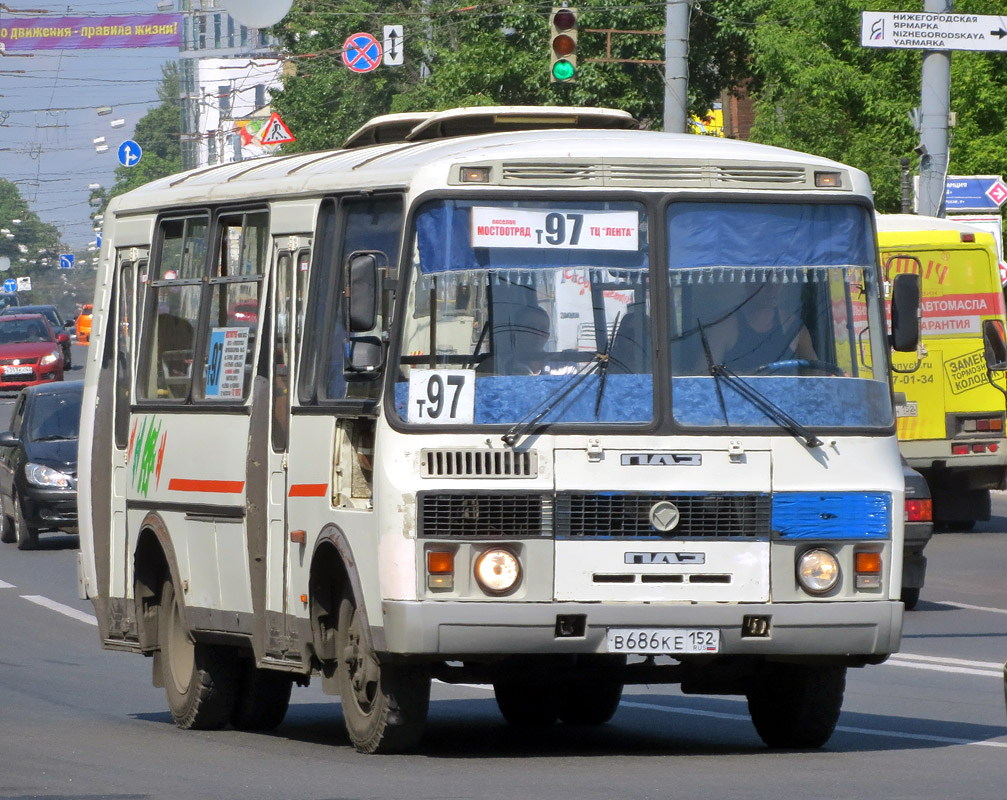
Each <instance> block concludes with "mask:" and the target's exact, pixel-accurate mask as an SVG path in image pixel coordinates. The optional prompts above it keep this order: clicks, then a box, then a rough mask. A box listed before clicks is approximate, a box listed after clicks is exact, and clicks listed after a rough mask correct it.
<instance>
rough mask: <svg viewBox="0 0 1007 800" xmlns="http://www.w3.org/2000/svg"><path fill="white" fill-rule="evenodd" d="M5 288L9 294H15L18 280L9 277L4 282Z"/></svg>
mask: <svg viewBox="0 0 1007 800" xmlns="http://www.w3.org/2000/svg"><path fill="white" fill-rule="evenodd" d="M3 290H4V291H5V292H6V293H7V294H14V292H16V291H17V281H16V280H14V279H13V278H8V279H7V280H5V281H4V282H3Z"/></svg>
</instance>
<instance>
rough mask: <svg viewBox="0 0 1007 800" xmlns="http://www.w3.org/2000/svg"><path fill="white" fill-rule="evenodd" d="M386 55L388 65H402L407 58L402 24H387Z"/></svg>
mask: <svg viewBox="0 0 1007 800" xmlns="http://www.w3.org/2000/svg"><path fill="white" fill-rule="evenodd" d="M384 38H385V41H384V43H383V44H384V48H385V50H384V52H385V54H384V57H383V58H382V61H383V63H384V65H385V66H386V67H401V66H402V62H403V61H404V60H405V55H406V53H405V48H404V47H403V46H402V26H401V25H385V37H384Z"/></svg>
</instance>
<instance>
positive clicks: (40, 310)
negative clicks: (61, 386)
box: [0, 306, 73, 369]
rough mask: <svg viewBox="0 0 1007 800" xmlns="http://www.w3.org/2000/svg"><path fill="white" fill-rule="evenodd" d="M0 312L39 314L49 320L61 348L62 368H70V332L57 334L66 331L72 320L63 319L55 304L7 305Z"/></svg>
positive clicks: (71, 324)
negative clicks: (63, 335)
mask: <svg viewBox="0 0 1007 800" xmlns="http://www.w3.org/2000/svg"><path fill="white" fill-rule="evenodd" d="M0 314H41V315H42V316H43V317H45V318H46V319H47V320H49V324H50V325H52V329H53V330H54V331H55V332H56V336H57V337H58V338H59V344H60V347H62V348H63V369H70V366H71V363H70V359H71V353H70V351H71V349H72V348H71V346H70V344H71V343H70V334H68V333H67V335H66V336H65V337H61V336H59V334H61V333H66V331H67V328H72V327H73V320H70V321H69V322H68V321H67V320H65V319H63V317H62V316H61V315H60V313H59V311H57V310H56V306H7V307H5V308H3V309H0Z"/></svg>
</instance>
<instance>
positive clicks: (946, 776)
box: [0, 354, 1007, 800]
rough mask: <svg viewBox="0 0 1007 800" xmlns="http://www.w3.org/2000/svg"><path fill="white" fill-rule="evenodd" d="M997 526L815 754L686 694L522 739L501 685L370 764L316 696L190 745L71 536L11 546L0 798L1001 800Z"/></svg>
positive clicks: (635, 695)
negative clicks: (113, 620)
mask: <svg viewBox="0 0 1007 800" xmlns="http://www.w3.org/2000/svg"><path fill="white" fill-rule="evenodd" d="M75 357H76V354H75ZM78 363H81V364H82V363H83V359H81V360H80V361H79V362H78ZM75 371H76V370H75ZM75 377H76V376H75ZM0 414H2V410H0ZM994 513H995V518H994V519H993V520H991V521H990V522H989V523H985V524H980V526H979V527H978V528H977V530H976V531H975V532H973V533H968V534H938V535H937V536H936V537H935V538H934V540H933V541H932V542H931V544H930V545H929V546H928V548H927V556H928V557H929V560H930V564H929V568H928V575H927V584H926V586H925V587H924V589H923V591H922V596H921V600H920V603H919V606H918V607H917V610H916V611H913V612H910V613H909V614H907V618H906V625H905V634H904V638H903V646H902V652H901V653H899V654H898V655H896V656H893V657H892V658H891V659H890V660H889V661H888V662H887V663H886V664H884V665H881V666H876V667H867V668H864V669H860V670H852V671H851V672H850V674H849V679H848V684H847V693H846V702H845V705H844V709H843V714H842V716H841V718H840V721H839V726H838V729H837V730H836V733H835V734H834V736H833V737H832V739H831V740H830V741H829V743H828V744H827V746H826V747H825V748H823V749H822V750H820V751H814V752H788V751H782V752H774V751H770V750H768V749H766V748H765V747H764V746H763V744H762V742H761V741H760V739H759V737H758V736H757V735H756V733H755V730H754V728H753V727H752V724H751V722H750V720H749V717H748V713H747V709H746V706H745V703H744V701H743V700H742V699H740V698H734V697H705V696H685V695H682V694H681V693H679V692H678V691H677V689H676V688H674V687H655V688H648V687H629V688H628V689H627V691H626V694H625V695H624V699H623V703H622V705H621V706H620V709H619V711H618V712H617V714H616V716H615V717H614V719H613V720H612V722H611V723H609V724H607V725H604V726H601V727H598V728H590V729H578V728H572V727H567V726H562V725H559V726H556V727H554V728H551V729H548V730H546V731H543V732H538V733H528V732H526V731H518V730H515V729H512V728H509V727H508V726H507V725H505V724H504V722H503V719H502V717H501V716H500V714H499V712H498V711H497V709H496V705H495V702H494V700H493V696H492V692H491V691H489V690H488V688H486V687H481V686H446V685H443V684H435V685H434V689H433V701H432V703H431V714H430V723H429V727H428V731H427V736H426V738H425V739H424V741H423V743H422V745H421V747H420V749H419V750H418V751H417V752H416V753H413V754H410V755H405V756H363V755H360V754H358V753H356V752H355V751H354V750H353V749H352V747H351V746H350V745H349V742H348V740H347V738H346V735H345V733H344V732H343V729H342V716H341V711H340V706H339V701H338V699H337V698H332V697H328V696H326V695H324V694H323V693H322V692H321V689H320V687H319V686H318V685H317V684H316V683H315V684H312V685H311V686H310V687H307V688H295V689H294V694H293V700H292V704H291V708H290V712H289V713H288V715H287V718H286V720H285V721H284V723H283V724H282V725H281V726H280V727H279V728H278V729H277V730H276V731H275V732H273V733H271V734H252V733H240V732H237V731H233V730H225V731H218V732H196V731H181V730H179V729H177V728H175V726H174V725H173V724H172V722H171V718H170V716H169V715H168V712H167V707H166V704H165V700H164V694H163V690H161V689H155V688H153V687H152V686H151V684H150V662H149V661H148V660H146V659H143V658H142V657H140V656H135V655H127V654H121V653H113V652H108V651H103V650H102V649H101V648H100V645H99V641H98V634H97V627H96V623H95V620H94V618H93V611H92V608H91V606H90V603H88V602H85V601H82V600H79V599H78V598H77V586H76V566H75V564H76V549H77V539H76V537H74V536H53V535H46V536H43V537H42V539H41V546H40V549H39V550H36V551H29V552H20V551H18V550H17V549H16V548H15V547H14V546H13V545H0V798H15V797H16V798H28V797H32V798H64V797H66V798H85V799H86V800H91V799H92V798H98V797H108V798H118V799H120V800H129V799H130V798H185V799H186V800H197V799H198V798H207V800H211V799H212V800H227V799H228V798H242V799H243V800H244V799H247V800H256V799H257V798H264V799H265V798H270V799H272V798H297V799H298V800H310V799H311V798H319V799H321V798H333V799H335V798H340V799H346V798H436V799H437V800H444V799H445V798H479V800H483V799H485V800H494V799H495V798H501V799H503V798H506V799H507V800H515V798H518V799H520V798H558V799H562V800H566V799H567V798H570V799H571V800H574V799H575V800H596V799H597V800H611V799H612V798H662V799H663V798H699V797H704V798H718V800H719V798H746V799H748V798H773V799H774V800H776V799H777V798H781V797H783V798H805V797H807V798H818V797H844V798H861V797H862V798H872V799H873V798H882V799H883V800H895V799H896V798H913V800H918V799H919V798H941V799H942V800H943V798H994V797H1002V796H1004V793H1005V790H1004V788H1003V779H1004V775H1007V713H1005V708H1004V690H1003V679H1002V666H1003V662H1004V659H1005V658H1007V579H1005V577H1004V566H1005V565H1007V494H998V495H997V496H996V497H995V498H994Z"/></svg>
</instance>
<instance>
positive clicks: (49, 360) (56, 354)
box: [38, 350, 63, 367]
mask: <svg viewBox="0 0 1007 800" xmlns="http://www.w3.org/2000/svg"><path fill="white" fill-rule="evenodd" d="M62 357H63V354H62V353H60V351H59V350H53V351H52V352H51V353H49V355H47V356H42V358H41V360H40V361H39V362H38V363H39V364H41V365H42V366H43V367H48V366H49V365H50V364H55V363H56V362H57V361H59V360H60V359H61V358H62Z"/></svg>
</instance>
